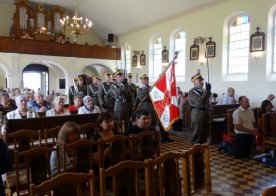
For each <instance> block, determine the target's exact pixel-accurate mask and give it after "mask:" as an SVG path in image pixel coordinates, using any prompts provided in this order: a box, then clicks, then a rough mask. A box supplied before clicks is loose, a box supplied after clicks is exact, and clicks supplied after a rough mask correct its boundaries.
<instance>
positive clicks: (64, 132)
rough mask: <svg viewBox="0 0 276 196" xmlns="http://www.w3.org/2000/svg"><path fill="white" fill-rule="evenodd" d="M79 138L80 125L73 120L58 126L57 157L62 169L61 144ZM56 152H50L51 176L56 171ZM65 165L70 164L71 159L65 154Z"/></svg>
mask: <svg viewBox="0 0 276 196" xmlns="http://www.w3.org/2000/svg"><path fill="white" fill-rule="evenodd" d="M79 139H80V127H79V125H78V124H76V123H74V122H66V123H64V124H63V126H62V127H61V128H60V131H59V132H58V136H57V147H58V148H59V158H60V161H59V163H60V168H61V170H63V168H62V167H63V162H62V160H63V157H62V146H63V145H66V144H70V143H73V142H75V141H77V140H79ZM57 157H58V156H57V152H56V151H54V152H52V154H51V159H50V165H51V174H52V176H53V175H55V174H57V172H58V160H57ZM65 160H66V165H70V164H71V161H70V159H69V158H68V156H67V154H66V158H65Z"/></svg>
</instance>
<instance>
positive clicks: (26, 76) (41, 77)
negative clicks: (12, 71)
mask: <svg viewBox="0 0 276 196" xmlns="http://www.w3.org/2000/svg"><path fill="white" fill-rule="evenodd" d="M22 74H23V81H22V82H23V87H24V88H28V89H32V90H35V91H42V92H43V93H44V94H46V95H47V94H49V68H48V67H47V66H45V65H42V64H37V63H32V64H30V65H28V66H26V67H25V68H24V69H23V71H22Z"/></svg>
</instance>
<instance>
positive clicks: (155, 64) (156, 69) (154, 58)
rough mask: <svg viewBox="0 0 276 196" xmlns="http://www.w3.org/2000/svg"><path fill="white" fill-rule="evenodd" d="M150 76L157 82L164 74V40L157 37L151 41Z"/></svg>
mask: <svg viewBox="0 0 276 196" xmlns="http://www.w3.org/2000/svg"><path fill="white" fill-rule="evenodd" d="M149 51H150V52H149V76H150V77H151V78H152V81H155V80H156V79H157V78H158V77H159V75H160V74H161V73H162V68H163V67H162V38H161V36H159V35H155V36H153V37H152V39H150V50H149Z"/></svg>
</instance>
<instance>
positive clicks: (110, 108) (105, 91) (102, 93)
mask: <svg viewBox="0 0 276 196" xmlns="http://www.w3.org/2000/svg"><path fill="white" fill-rule="evenodd" d="M103 75H104V79H105V81H104V82H103V83H102V84H101V85H100V86H99V102H100V104H101V108H102V112H110V113H111V114H114V102H115V99H114V98H113V97H112V95H111V92H110V87H111V85H112V83H111V82H110V79H111V78H110V76H111V75H110V73H109V71H106V72H104V74H103Z"/></svg>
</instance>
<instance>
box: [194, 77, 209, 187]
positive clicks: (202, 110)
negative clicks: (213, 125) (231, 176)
mask: <svg viewBox="0 0 276 196" xmlns="http://www.w3.org/2000/svg"><path fill="white" fill-rule="evenodd" d="M191 80H192V82H193V83H194V84H195V86H194V87H193V88H192V89H191V90H190V91H189V102H190V105H191V108H192V111H191V129H192V137H191V142H192V143H193V144H203V143H206V142H207V138H208V135H209V126H208V122H209V113H208V111H207V105H208V103H209V98H210V96H211V95H212V94H211V92H210V90H211V85H210V84H207V85H208V86H207V85H206V89H203V88H202V85H203V84H202V83H200V82H202V81H203V80H204V79H203V78H202V76H201V75H200V73H197V74H196V75H194V76H193V77H192V78H191ZM196 80H197V81H196ZM194 160H195V165H194V167H195V171H196V173H195V175H196V176H197V178H196V180H195V188H198V187H200V186H202V185H203V184H204V181H205V178H204V176H205V174H204V158H203V156H202V154H201V153H196V154H194Z"/></svg>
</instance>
